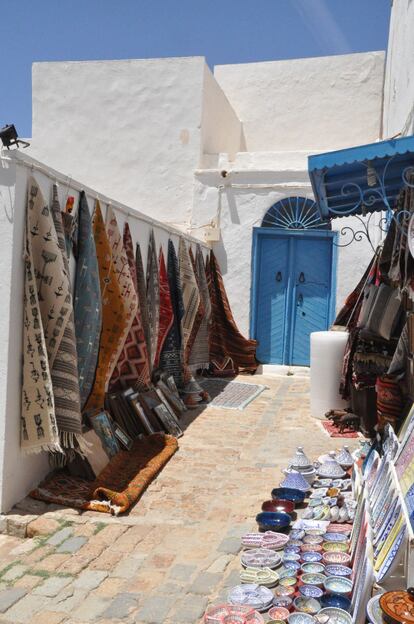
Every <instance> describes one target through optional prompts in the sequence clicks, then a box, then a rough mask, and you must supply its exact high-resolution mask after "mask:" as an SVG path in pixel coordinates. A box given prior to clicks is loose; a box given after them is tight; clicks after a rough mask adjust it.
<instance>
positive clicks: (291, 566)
mask: <svg viewBox="0 0 414 624" xmlns="http://www.w3.org/2000/svg"><path fill="white" fill-rule="evenodd" d="M283 564H284V566H285V568H287V569H288V570H290V573H291V574H292V570H293V571H294V572H295V574H296V573H297V571H298V570H300V568H301V564H300V563H299V561H289V559H288V560H287V561H286V560H284V561H283Z"/></svg>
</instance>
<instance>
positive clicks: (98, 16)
mask: <svg viewBox="0 0 414 624" xmlns="http://www.w3.org/2000/svg"><path fill="white" fill-rule="evenodd" d="M390 5H391V2H390V0H0V7H1V8H0V11H1V12H0V15H1V18H0V40H1V47H2V60H1V61H0V85H1V87H0V88H1V97H0V127H1V126H3V125H4V124H6V123H15V124H16V127H17V130H18V132H19V135H20V136H22V137H23V136H26V137H30V135H31V65H32V63H33V62H34V61H58V60H91V59H122V58H151V57H162V56H193V55H200V56H205V57H206V58H207V62H208V63H209V65H210V66H211V67H212V66H213V65H217V64H223V63H246V62H250V61H264V60H276V59H287V58H295V57H296V58H299V57H305V56H321V55H322V56H324V55H328V54H346V53H350V52H365V51H368V50H383V49H385V48H386V45H387V38H388V24H389V16H390ZM80 101H81V94H80Z"/></svg>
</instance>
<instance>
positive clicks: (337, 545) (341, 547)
mask: <svg viewBox="0 0 414 624" xmlns="http://www.w3.org/2000/svg"><path fill="white" fill-rule="evenodd" d="M348 549H349V545H348V543H347V542H324V543H323V544H322V550H324V551H325V552H345V553H346V552H348Z"/></svg>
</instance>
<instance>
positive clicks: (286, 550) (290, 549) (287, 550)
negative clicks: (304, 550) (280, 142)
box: [283, 544, 300, 555]
mask: <svg viewBox="0 0 414 624" xmlns="http://www.w3.org/2000/svg"><path fill="white" fill-rule="evenodd" d="M283 552H284V553H285V555H286V554H288V553H298V552H300V546H295V545H293V546H291V545H290V544H287V546H285V547H284V549H283Z"/></svg>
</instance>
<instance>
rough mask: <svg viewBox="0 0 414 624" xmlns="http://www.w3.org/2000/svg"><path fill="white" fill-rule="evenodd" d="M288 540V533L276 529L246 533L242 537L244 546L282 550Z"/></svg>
mask: <svg viewBox="0 0 414 624" xmlns="http://www.w3.org/2000/svg"><path fill="white" fill-rule="evenodd" d="M288 541H289V537H288V536H287V535H285V534H284V533H277V532H275V531H266V532H265V533H245V535H243V537H242V538H241V543H242V546H243V547H244V548H268V549H270V550H281V549H282V548H283V547H284V546H285V544H286V543H287V542H288Z"/></svg>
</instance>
